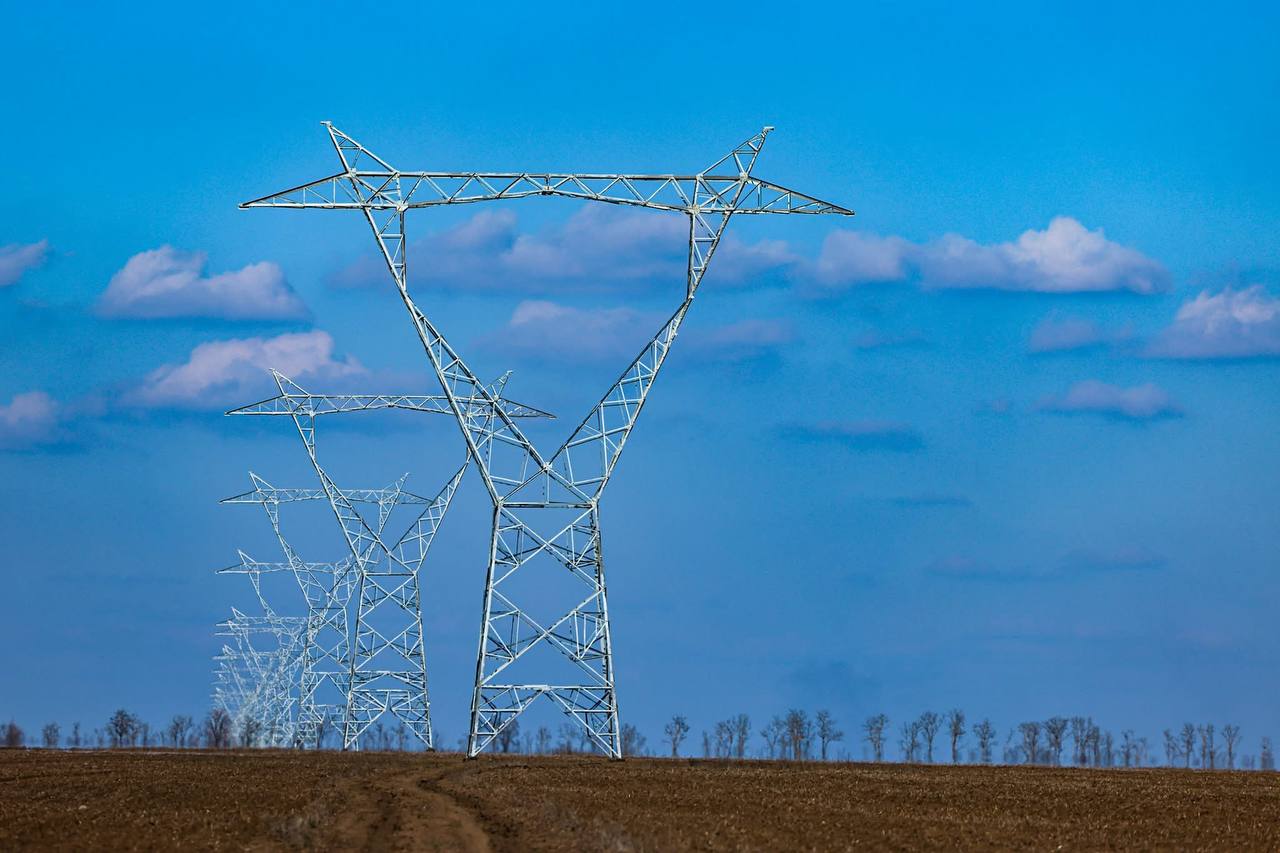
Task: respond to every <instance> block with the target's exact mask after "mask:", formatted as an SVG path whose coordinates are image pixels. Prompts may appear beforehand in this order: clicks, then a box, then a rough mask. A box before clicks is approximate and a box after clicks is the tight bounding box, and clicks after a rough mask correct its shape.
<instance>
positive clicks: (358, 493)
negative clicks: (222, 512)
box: [219, 484, 435, 505]
mask: <svg viewBox="0 0 1280 853" xmlns="http://www.w3.org/2000/svg"><path fill="white" fill-rule="evenodd" d="M337 491H338V493H339V494H340V495H341V496H342V497H343V498H344V499H345V500H348V501H350V502H352V503H369V504H384V503H386V502H387V501H388V500H393V499H394V503H396V504H397V505H399V504H428V505H429V504H431V503H432V502H433V501H434V500H435V498H424V497H423V496H422V495H415V494H413V493H412V492H405V491H402V492H400V495H399V496H398V497H395V496H394V494H393V493H394V490H393V489H338V490H337ZM327 499H328V495H327V494H326V493H325V490H324V489H283V488H281V489H278V488H275V487H273V486H267V485H265V484H264V485H260V486H259V487H258V488H256V489H254V490H252V491H249V492H244V493H243V494H239V495H233V496H231V497H229V498H223V499H222V500H221V501H219V503H224V504H262V503H277V504H281V503H294V502H296V501H323V500H327Z"/></svg>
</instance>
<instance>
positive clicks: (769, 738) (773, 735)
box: [760, 716, 786, 758]
mask: <svg viewBox="0 0 1280 853" xmlns="http://www.w3.org/2000/svg"><path fill="white" fill-rule="evenodd" d="M785 730H786V726H785V725H783V724H782V717H780V716H774V717H773V719H772V720H769V724H768V725H767V726H764V727H763V729H760V738H763V739H764V745H765V748H767V749H768V752H769V758H777V757H778V748H780V747H781V745H782V738H783V733H785Z"/></svg>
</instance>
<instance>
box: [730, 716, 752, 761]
mask: <svg viewBox="0 0 1280 853" xmlns="http://www.w3.org/2000/svg"><path fill="white" fill-rule="evenodd" d="M730 722H731V723H732V724H733V754H734V757H735V758H739V759H742V758H746V757H747V739H748V738H750V737H751V718H750V717H748V716H747V715H746V714H738V715H737V716H736V717H731V718H730Z"/></svg>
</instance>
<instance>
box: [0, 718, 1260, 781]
mask: <svg viewBox="0 0 1280 853" xmlns="http://www.w3.org/2000/svg"><path fill="white" fill-rule="evenodd" d="M253 726H254V724H252V723H248V724H245V725H243V726H242V727H241V729H242V730H241V731H235V730H234V726H233V723H232V719H231V717H230V715H228V714H227V712H226V711H224V710H222V709H220V708H216V709H214V710H212V711H210V712H209V713H208V715H207V716H206V717H205V718H204V720H203V721H201V722H200V724H198V725H197V724H196V722H195V721H194V720H193V719H192V718H191V717H190V716H186V715H183V714H178V715H175V716H174V717H173V718H172V719H171V720H170V721H169V723H168V724H167V725H165V726H162V727H152V726H151V725H149V724H148V723H146V722H144V721H143V720H141V719H139V718H138V717H137V716H135V715H134V714H131V713H129V712H128V711H126V710H125V709H123V708H122V709H120V710H118V711H116V712H115V713H114V714H112V715H111V716H110V717H109V718H108V719H107V722H106V724H105V725H103V726H102V727H101V728H95V729H93V730H92V731H90V732H84V731H82V730H81V727H80V723H78V722H77V723H74V724H73V725H72V727H71V730H70V731H69V732H68V733H67V734H66V736H65V738H64V737H63V735H62V729H61V727H60V726H59V725H58V724H57V723H48V724H46V725H45V726H44V728H43V729H42V730H41V732H40V741H39V743H40V744H41V745H43V746H44V747H46V748H51V749H52V748H57V747H59V746H65V747H67V748H70V749H80V748H94V747H96V748H98V749H104V748H113V749H121V748H134V747H141V748H151V747H167V748H171V749H175V748H176V749H183V748H195V747H201V746H203V747H205V748H209V749H228V748H231V747H234V746H240V747H250V746H256V745H258V743H259V741H260V737H261V735H262V733H261V732H259V731H257V730H256V729H255V728H253ZM328 728H331V727H328ZM690 731H691V728H690V725H689V721H688V719H687V718H685V717H684V716H683V715H680V714H677V715H675V716H673V717H672V718H671V720H670V721H669V722H668V723H667V724H666V725H665V726H664V728H663V734H664V735H665V739H664V740H665V743H666V745H667V747H669V752H668V753H667V754H669V755H670V756H671V757H673V758H676V757H679V756H680V754H681V752H680V750H681V747H682V746H683V745H684V744H685V742H686V741H687V739H688V737H689V734H690ZM862 732H863V737H862V740H863V741H864V742H865V743H866V746H867V750H866V753H865V754H866V757H868V758H870V759H871V760H873V761H884V760H885V746H886V738H887V736H888V733H889V718H888V717H887V716H886V715H884V714H874V715H872V716H870V717H867V718H866V720H865V721H864V722H863V723H862ZM751 734H752V727H751V718H750V717H749V716H748V715H746V714H737V715H734V716H732V717H729V718H728V719H725V720H720V721H719V722H717V723H716V724H715V725H714V726H713V727H712V728H711V729H710V730H704V731H703V732H702V755H703V757H705V758H722V759H727V758H733V759H744V758H748V757H761V758H770V759H779V760H785V761H808V760H811V759H815V758H816V759H818V760H821V761H827V760H829V759H831V758H840V759H846V758H848V756H847V754H845V753H843V752H842V753H841V754H840V755H838V756H836V755H833V754H832V749H833V747H834V746H835V745H836V744H840V743H842V742H843V741H844V737H845V734H844V732H843V731H842V730H841V729H840V728H839V726H838V725H837V723H836V720H835V718H834V717H833V716H832V715H831V713H830V712H829V711H826V710H820V711H818V712H817V713H816V714H814V715H813V716H812V717H810V716H809V714H808V713H807V712H806V711H804V710H802V709H798V708H792V709H790V710H789V711H787V712H786V713H785V714H781V715H776V716H774V717H772V718H771V719H770V720H769V722H768V723H766V724H765V725H764V726H763V727H762V728H761V729H760V731H759V736H760V740H761V741H762V743H761V746H760V749H759V750H757V751H754V752H753V750H752V749H751ZM939 734H941V735H942V736H943V741H942V743H941V745H940V747H941V749H943V750H946V753H944V754H945V755H947V756H949V758H950V760H951V762H952V763H961V762H967V763H972V764H991V763H993V762H994V761H995V760H996V755H995V750H996V747H997V743H998V741H997V731H996V728H995V726H993V725H992V723H991V721H990V720H987V719H983V720H982V721H980V722H978V723H977V724H976V725H974V726H973V727H972V729H970V728H969V726H968V721H967V719H966V716H965V713H964V711H962V710H960V709H958V708H957V709H953V710H951V711H949V712H947V713H946V714H938V713H936V712H934V711H925V712H924V713H922V714H921V715H920V716H919V717H917V718H915V719H913V720H907V721H905V722H903V723H902V724H901V726H900V729H899V735H898V757H899V759H900V760H901V761H903V762H906V763H917V762H925V763H933V762H934V761H935V747H936V746H939V744H938V735H939ZM967 737H971V738H972V740H970V741H966V738H967ZM621 738H622V751H623V754H624V755H632V756H638V755H648V754H650V753H649V751H648V749H647V747H646V744H647V741H646V738H645V736H644V735H643V734H641V733H640V731H639V730H638V729H637V728H636V727H635V726H633V725H630V724H627V725H624V726H623V727H622V732H621ZM26 742H27V739H26V735H25V733H24V732H23V730H22V729H21V728H20V727H19V726H18V725H17V724H16V723H14V722H13V721H10V722H9V723H8V725H6V726H3V727H0V743H3V745H4V746H6V747H10V748H16V747H21V746H24V745H25V744H26ZM324 743H325V736H324V735H322V738H321V744H322V745H324ZM1241 743H1242V739H1241V732H1240V727H1239V726H1236V725H1230V724H1228V725H1224V726H1223V727H1222V728H1221V729H1220V730H1219V729H1216V728H1215V727H1214V725H1213V724H1212V723H1205V724H1203V725H1198V726H1197V725H1195V724H1193V723H1185V724H1184V725H1183V726H1182V728H1181V729H1179V730H1177V731H1174V730H1171V729H1165V730H1164V754H1165V765H1166V766H1169V767H1185V768H1195V767H1198V768H1204V769H1207V770H1213V769H1228V770H1231V769H1236V767H1237V765H1239V767H1241V768H1243V769H1261V770H1275V769H1276V768H1275V754H1274V750H1273V749H1272V744H1271V739H1270V738H1268V737H1264V738H1262V741H1261V752H1260V754H1259V755H1258V756H1257V757H1256V758H1255V756H1253V755H1241V754H1240V745H1241ZM411 746H412V744H411V743H410V737H409V735H408V732H407V730H406V729H405V728H404V726H403V725H401V726H400V727H399V728H398V729H390V728H386V727H384V726H383V725H382V724H381V723H379V724H378V725H376V726H375V727H373V728H372V729H370V730H369V732H368V733H366V735H365V737H364V738H363V740H362V743H361V747H362V748H363V749H366V750H401V751H403V750H405V749H406V748H410V747H411ZM459 747H461V742H460V743H459ZM495 748H496V750H497V751H498V752H503V753H525V754H547V753H590V752H594V751H595V747H594V745H593V743H592V742H591V739H590V738H589V737H588V735H587V733H586V732H585V730H583V728H582V727H581V726H579V725H577V724H575V723H565V724H563V725H562V726H561V727H560V730H559V731H558V732H557V733H555V734H553V733H552V731H551V730H550V729H549V728H548V727H546V726H540V727H539V728H538V729H537V730H536V731H532V732H530V731H522V730H521V728H520V726H519V724H518V723H516V722H513V723H512V724H511V725H509V726H507V727H506V728H505V729H503V731H502V732H501V733H500V734H499V735H498V738H497V741H496V743H495ZM1068 748H1069V751H1068ZM1064 753H1065V755H1064ZM1064 758H1065V763H1067V764H1072V765H1075V766H1078V767H1145V766H1153V765H1155V764H1157V763H1158V760H1157V757H1156V755H1155V754H1154V753H1153V751H1152V749H1151V746H1150V743H1149V742H1148V740H1147V739H1146V738H1145V737H1139V736H1137V735H1136V734H1135V733H1134V731H1133V730H1132V729H1126V730H1124V731H1123V732H1121V734H1120V739H1119V741H1117V740H1116V738H1115V737H1114V736H1113V735H1112V733H1111V732H1109V731H1104V730H1103V729H1101V728H1100V727H1099V726H1098V725H1097V724H1096V723H1094V721H1093V719H1092V718H1091V717H1083V716H1076V717H1060V716H1055V717H1050V718H1049V719H1047V720H1043V721H1040V720H1031V721H1027V722H1023V723H1019V724H1018V725H1017V726H1015V727H1013V728H1011V729H1010V730H1009V731H1008V732H1007V733H1006V738H1005V742H1004V745H1003V751H1002V753H1001V754H1000V756H999V760H1000V761H1001V762H1002V763H1005V764H1046V765H1057V766H1060V765H1063V764H1064Z"/></svg>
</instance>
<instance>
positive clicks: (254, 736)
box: [240, 717, 262, 748]
mask: <svg viewBox="0 0 1280 853" xmlns="http://www.w3.org/2000/svg"><path fill="white" fill-rule="evenodd" d="M261 736H262V723H260V722H259V721H257V720H255V719H254V718H253V717H245V718H244V719H243V720H242V721H241V722H240V746H242V747H245V748H248V747H251V746H257V745H258V738H259V737H261Z"/></svg>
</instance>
